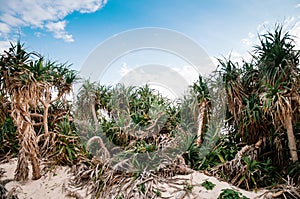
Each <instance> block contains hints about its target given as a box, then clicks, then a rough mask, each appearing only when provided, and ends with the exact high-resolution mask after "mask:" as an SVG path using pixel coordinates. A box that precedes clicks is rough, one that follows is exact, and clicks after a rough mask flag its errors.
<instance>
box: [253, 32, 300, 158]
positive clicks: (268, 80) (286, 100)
mask: <svg viewBox="0 0 300 199" xmlns="http://www.w3.org/2000/svg"><path fill="white" fill-rule="evenodd" d="M294 47H295V45H294V44H293V40H292V38H291V36H290V35H289V34H288V33H285V34H284V33H283V32H282V28H281V27H277V28H276V29H275V32H274V33H270V32H269V33H267V34H265V35H263V36H262V38H261V45H260V46H257V47H256V53H257V54H258V55H257V57H256V60H257V64H258V67H259V70H260V71H261V73H260V74H261V75H260V77H261V78H262V81H261V89H262V92H261V96H260V98H261V101H262V103H263V105H264V112H266V113H267V114H269V115H271V117H272V121H273V123H274V126H276V127H277V129H279V128H280V127H281V126H283V127H284V128H285V129H286V131H287V137H288V142H289V149H290V155H291V158H292V160H293V162H296V161H298V155H297V147H296V141H295V136H294V132H293V123H294V124H295V122H293V115H295V114H299V109H298V106H299V105H300V93H299V91H300V90H299V86H300V78H299V75H300V70H299V67H298V64H299V56H300V53H299V51H296V50H294Z"/></svg>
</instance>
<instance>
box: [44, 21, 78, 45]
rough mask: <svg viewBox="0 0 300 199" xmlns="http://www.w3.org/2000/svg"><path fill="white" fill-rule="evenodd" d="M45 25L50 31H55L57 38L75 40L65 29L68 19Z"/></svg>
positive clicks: (68, 40) (67, 40)
mask: <svg viewBox="0 0 300 199" xmlns="http://www.w3.org/2000/svg"><path fill="white" fill-rule="evenodd" d="M45 27H46V28H47V30H48V31H50V32H53V33H54V37H55V38H57V39H63V40H64V41H66V42H73V41H74V39H73V36H72V35H70V34H68V33H67V32H66V31H65V27H66V21H65V20H64V21H58V22H48V23H47V24H46V25H45Z"/></svg>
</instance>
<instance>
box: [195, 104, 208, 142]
mask: <svg viewBox="0 0 300 199" xmlns="http://www.w3.org/2000/svg"><path fill="white" fill-rule="evenodd" d="M206 106H207V101H206V99H204V100H203V102H201V104H200V106H199V109H200V113H199V115H198V119H197V120H198V130H197V137H198V138H197V140H196V144H197V146H200V145H201V144H202V133H203V132H202V130H203V126H204V117H205V109H206Z"/></svg>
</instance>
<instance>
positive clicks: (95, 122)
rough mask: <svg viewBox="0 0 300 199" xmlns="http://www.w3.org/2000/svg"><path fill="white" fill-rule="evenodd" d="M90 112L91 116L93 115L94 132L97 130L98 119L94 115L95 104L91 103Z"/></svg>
mask: <svg viewBox="0 0 300 199" xmlns="http://www.w3.org/2000/svg"><path fill="white" fill-rule="evenodd" d="M91 111H92V115H93V120H94V124H95V130H96V131H97V130H98V119H97V114H96V108H95V104H94V103H91Z"/></svg>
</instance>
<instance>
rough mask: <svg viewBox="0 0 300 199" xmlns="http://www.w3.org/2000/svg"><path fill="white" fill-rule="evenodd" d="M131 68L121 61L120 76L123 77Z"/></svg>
mask: <svg viewBox="0 0 300 199" xmlns="http://www.w3.org/2000/svg"><path fill="white" fill-rule="evenodd" d="M131 71H132V69H131V68H129V67H128V65H127V63H125V62H124V63H122V66H121V69H120V71H119V73H120V75H121V77H124V76H125V75H127V74H128V73H129V72H131Z"/></svg>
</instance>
